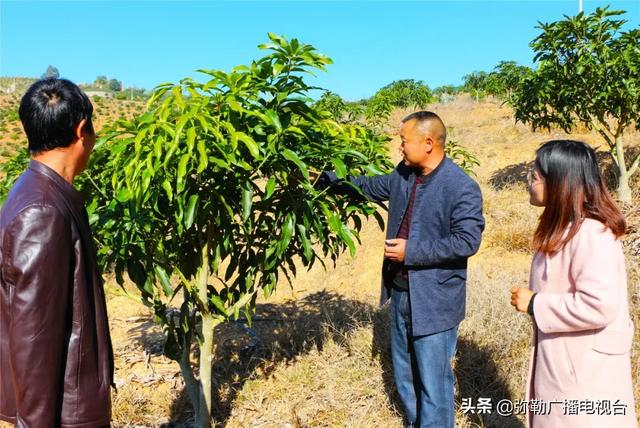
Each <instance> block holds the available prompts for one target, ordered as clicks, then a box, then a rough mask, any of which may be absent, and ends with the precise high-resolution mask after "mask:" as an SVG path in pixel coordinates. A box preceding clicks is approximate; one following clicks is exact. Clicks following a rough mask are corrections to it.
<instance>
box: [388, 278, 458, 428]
mask: <svg viewBox="0 0 640 428" xmlns="http://www.w3.org/2000/svg"><path fill="white" fill-rule="evenodd" d="M457 337H458V327H457V326H456V327H454V328H452V329H450V330H446V331H443V332H440V333H435V334H430V335H427V336H413V334H412V332H411V307H410V305H409V293H408V292H401V291H397V290H392V292H391V360H392V361H393V375H394V378H395V382H396V388H397V389H398V393H399V395H400V400H401V401H402V404H403V406H404V410H405V417H406V420H407V424H408V425H409V426H416V427H437V428H453V426H454V425H453V415H454V405H455V404H454V390H453V388H454V386H453V384H454V376H453V370H452V369H451V359H452V358H453V356H454V355H455V352H456V340H457Z"/></svg>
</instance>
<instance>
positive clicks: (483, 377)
mask: <svg viewBox="0 0 640 428" xmlns="http://www.w3.org/2000/svg"><path fill="white" fill-rule="evenodd" d="M455 373H456V379H457V394H456V401H457V402H458V404H461V403H462V401H463V399H464V400H468V403H470V404H471V406H468V408H473V409H475V410H474V411H475V413H472V412H467V413H466V415H467V417H468V418H469V419H470V421H471V422H473V423H476V424H478V425H479V426H481V427H487V428H489V427H495V428H523V427H524V426H525V425H524V423H523V422H522V421H521V420H519V419H518V417H516V416H515V415H513V414H508V415H505V416H502V415H500V414H498V412H497V409H496V406H497V404H498V403H499V402H500V401H501V400H510V399H511V396H512V395H511V394H510V393H509V387H508V384H507V382H506V381H505V380H504V379H502V378H501V376H500V374H499V372H498V367H497V366H496V362H495V357H494V355H493V353H492V352H491V351H490V350H489V349H486V348H482V347H480V346H478V344H477V343H475V342H474V341H473V340H470V339H469V338H467V337H460V338H459V339H458V350H457V352H456V362H455ZM481 398H482V399H490V403H491V412H490V413H479V412H478V411H477V407H478V406H477V405H478V403H479V399H481Z"/></svg>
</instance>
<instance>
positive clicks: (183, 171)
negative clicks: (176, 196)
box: [176, 153, 191, 193]
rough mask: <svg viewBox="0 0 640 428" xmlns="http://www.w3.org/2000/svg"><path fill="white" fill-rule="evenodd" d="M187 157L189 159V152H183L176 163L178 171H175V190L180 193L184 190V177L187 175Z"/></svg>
mask: <svg viewBox="0 0 640 428" xmlns="http://www.w3.org/2000/svg"><path fill="white" fill-rule="evenodd" d="M189 159H191V155H190V154H189V153H185V154H184V155H182V157H181V158H180V162H179V163H178V171H177V173H176V178H177V181H176V192H177V193H181V192H182V191H183V190H184V178H185V176H186V175H187V166H188V165H189Z"/></svg>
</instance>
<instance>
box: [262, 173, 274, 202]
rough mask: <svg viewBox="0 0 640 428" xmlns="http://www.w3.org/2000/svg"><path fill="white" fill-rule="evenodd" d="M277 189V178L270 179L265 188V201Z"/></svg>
mask: <svg viewBox="0 0 640 428" xmlns="http://www.w3.org/2000/svg"><path fill="white" fill-rule="evenodd" d="M275 189H276V178H275V177H270V178H269V180H268V181H267V184H266V186H265V188H264V199H269V198H270V197H271V195H273V192H274V191H275Z"/></svg>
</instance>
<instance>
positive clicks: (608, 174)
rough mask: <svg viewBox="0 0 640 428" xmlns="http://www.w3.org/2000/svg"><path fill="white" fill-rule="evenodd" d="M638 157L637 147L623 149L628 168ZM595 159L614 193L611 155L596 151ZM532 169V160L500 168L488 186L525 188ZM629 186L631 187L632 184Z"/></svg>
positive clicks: (614, 167) (639, 149)
mask: <svg viewBox="0 0 640 428" xmlns="http://www.w3.org/2000/svg"><path fill="white" fill-rule="evenodd" d="M638 155H640V147H639V146H633V147H627V148H625V150H624V156H625V161H626V163H627V166H629V165H630V164H631V162H633V160H634V159H635V158H636V157H638ZM596 158H597V159H598V165H600V171H601V174H602V178H603V179H604V181H605V184H606V185H607V188H609V190H611V191H615V190H616V188H617V187H618V172H617V171H618V167H617V165H616V164H615V162H614V160H613V158H612V157H611V154H610V153H609V152H608V151H603V150H596ZM532 168H533V159H532V160H531V161H528V162H520V163H517V164H513V165H509V166H506V167H504V168H500V169H498V170H497V171H495V172H494V173H493V174H492V175H491V178H489V184H490V185H491V187H492V188H493V189H494V190H502V189H504V188H505V187H509V186H511V185H514V184H523V185H525V186H526V185H527V173H528V172H529V171H530V170H531V169H532ZM636 174H640V173H636ZM639 179H640V178H639V176H638V175H636V176H635V177H632V179H631V180H632V182H636V181H637V180H639ZM629 184H630V185H631V186H632V187H633V184H632V183H629Z"/></svg>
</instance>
